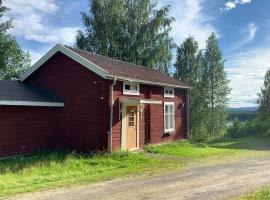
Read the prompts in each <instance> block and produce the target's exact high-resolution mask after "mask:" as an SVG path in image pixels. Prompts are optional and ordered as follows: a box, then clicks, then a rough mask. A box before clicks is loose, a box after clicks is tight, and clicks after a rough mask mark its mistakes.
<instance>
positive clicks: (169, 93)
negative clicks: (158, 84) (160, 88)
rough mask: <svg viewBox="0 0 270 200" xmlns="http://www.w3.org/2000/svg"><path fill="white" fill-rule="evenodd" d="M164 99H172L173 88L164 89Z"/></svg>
mask: <svg viewBox="0 0 270 200" xmlns="http://www.w3.org/2000/svg"><path fill="white" fill-rule="evenodd" d="M164 97H170V98H173V97H174V88H167V87H165V88H164Z"/></svg>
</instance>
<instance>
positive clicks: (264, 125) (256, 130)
mask: <svg viewBox="0 0 270 200" xmlns="http://www.w3.org/2000/svg"><path fill="white" fill-rule="evenodd" d="M229 135H230V137H232V138H241V137H247V136H252V135H270V119H267V120H259V119H254V120H250V121H247V122H244V123H241V122H240V121H239V120H237V119H236V120H234V121H233V124H232V126H230V127H229Z"/></svg>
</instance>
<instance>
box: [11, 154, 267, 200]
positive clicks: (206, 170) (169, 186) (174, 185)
mask: <svg viewBox="0 0 270 200" xmlns="http://www.w3.org/2000/svg"><path fill="white" fill-rule="evenodd" d="M268 183H270V157H262V158H250V159H245V160H240V161H237V162H234V163H228V164H219V165H216V166H208V167H198V168H193V169H190V170H188V171H185V172H178V173H176V172H174V173H170V174H167V175H159V176H154V177H141V178H136V179H122V180H116V181H107V182H102V183H97V184H91V185H85V186H79V187H71V188H58V189H54V190H48V191H42V192H37V193H30V194H24V195H20V196H16V197H12V198H9V199H16V200H94V199H106V200H116V199H117V200H126V199H129V200H131V199H139V200H147V199H155V200H158V199H170V200H181V199H188V200H200V199H201V200H202V199H203V200H211V199H215V200H216V199H231V198H232V197H233V196H235V195H239V194H243V193H246V192H248V191H252V190H255V189H256V188H258V187H261V186H263V185H265V184H268Z"/></svg>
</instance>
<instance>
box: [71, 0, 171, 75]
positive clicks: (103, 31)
mask: <svg viewBox="0 0 270 200" xmlns="http://www.w3.org/2000/svg"><path fill="white" fill-rule="evenodd" d="M169 11H170V8H169V6H165V7H162V8H160V9H157V2H156V1H153V0H90V11H89V14H87V13H82V18H83V24H84V27H85V30H84V31H82V30H80V31H79V32H78V35H77V42H76V46H77V47H78V48H80V49H83V50H86V51H90V52H94V53H98V54H101V55H105V56H109V57H112V58H116V59H120V60H124V61H127V62H131V63H134V64H139V65H144V66H147V67H150V68H153V69H157V70H160V71H162V72H164V73H169V66H171V59H172V53H171V50H172V48H174V43H173V40H172V38H171V37H169V32H170V31H171V24H172V22H173V18H171V17H168V14H169Z"/></svg>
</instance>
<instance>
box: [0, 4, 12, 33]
mask: <svg viewBox="0 0 270 200" xmlns="http://www.w3.org/2000/svg"><path fill="white" fill-rule="evenodd" d="M7 10H8V8H7V7H5V6H4V5H3V2H2V0H0V19H1V18H2V17H3V15H4V14H5V12H6V11H7ZM11 22H12V20H11V19H10V20H8V21H5V22H1V23H0V34H3V33H5V32H6V30H8V29H9V28H11Z"/></svg>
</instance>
